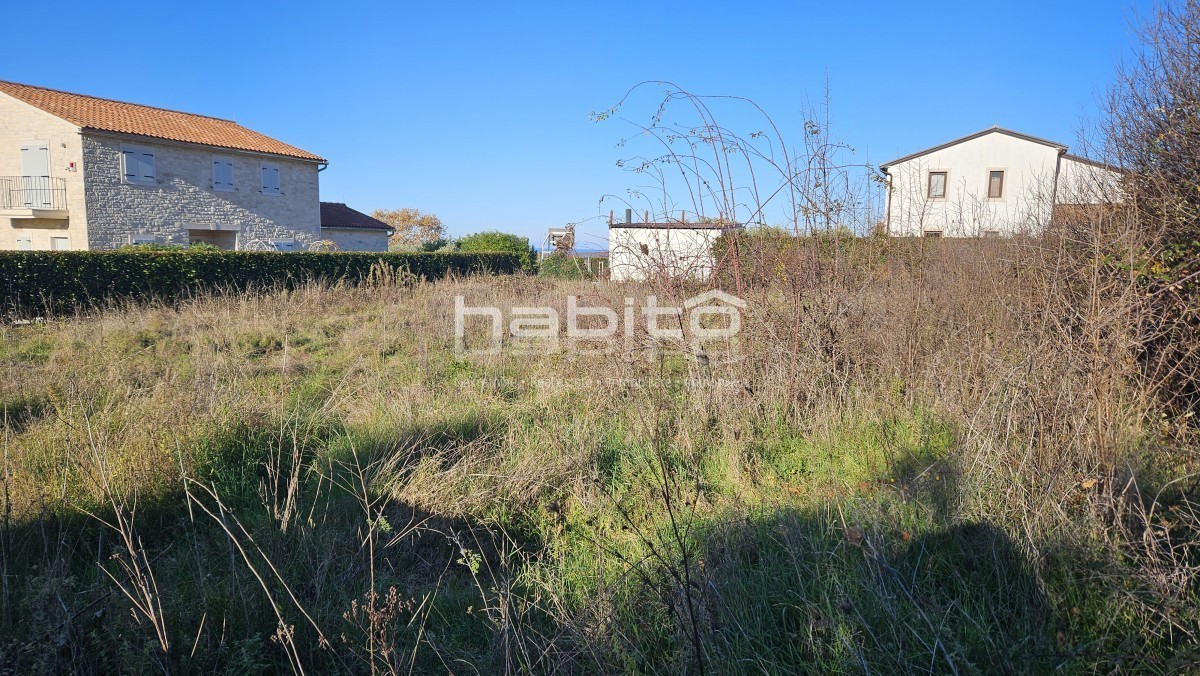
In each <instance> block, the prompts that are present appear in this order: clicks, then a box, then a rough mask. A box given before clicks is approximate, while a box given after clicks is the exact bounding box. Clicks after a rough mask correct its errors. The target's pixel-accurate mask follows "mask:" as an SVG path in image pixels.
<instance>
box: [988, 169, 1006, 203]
mask: <svg viewBox="0 0 1200 676" xmlns="http://www.w3.org/2000/svg"><path fill="white" fill-rule="evenodd" d="M1001 197H1004V172H1003V171H989V172H988V199H999V198H1001Z"/></svg>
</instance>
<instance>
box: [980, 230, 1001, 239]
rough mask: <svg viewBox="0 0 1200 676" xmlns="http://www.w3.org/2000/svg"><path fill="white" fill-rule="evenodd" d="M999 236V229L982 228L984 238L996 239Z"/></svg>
mask: <svg viewBox="0 0 1200 676" xmlns="http://www.w3.org/2000/svg"><path fill="white" fill-rule="evenodd" d="M999 236H1000V231H999V230H984V231H983V237H984V239H996V238H997V237H999Z"/></svg>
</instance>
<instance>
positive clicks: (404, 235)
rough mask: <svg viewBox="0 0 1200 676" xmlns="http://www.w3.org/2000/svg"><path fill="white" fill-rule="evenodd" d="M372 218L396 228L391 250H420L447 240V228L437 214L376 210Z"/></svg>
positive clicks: (413, 210)
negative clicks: (426, 245)
mask: <svg viewBox="0 0 1200 676" xmlns="http://www.w3.org/2000/svg"><path fill="white" fill-rule="evenodd" d="M371 217H372V218H374V219H376V220H380V221H383V222H384V223H387V224H388V225H390V226H392V227H393V228H395V230H396V232H395V234H393V235H392V238H391V239H390V240H388V248H391V249H405V248H411V249H419V248H421V247H422V246H423V245H425V244H432V243H435V242H440V241H442V240H444V239H445V238H446V226H445V225H443V224H442V219H440V218H438V217H437V214H427V213H424V212H422V211H421V210H420V209H413V208H410V207H404V208H403V209H376V210H375V211H374V212H373V213H372V214H371Z"/></svg>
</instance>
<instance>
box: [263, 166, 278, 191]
mask: <svg viewBox="0 0 1200 676" xmlns="http://www.w3.org/2000/svg"><path fill="white" fill-rule="evenodd" d="M262 194H264V195H278V194H279V165H278V164H271V163H269V162H263V164H262Z"/></svg>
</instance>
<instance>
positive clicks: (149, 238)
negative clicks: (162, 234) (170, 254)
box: [129, 235, 158, 244]
mask: <svg viewBox="0 0 1200 676" xmlns="http://www.w3.org/2000/svg"><path fill="white" fill-rule="evenodd" d="M129 243H130V244H158V238H157V237H155V236H154V235H130V236H129Z"/></svg>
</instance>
